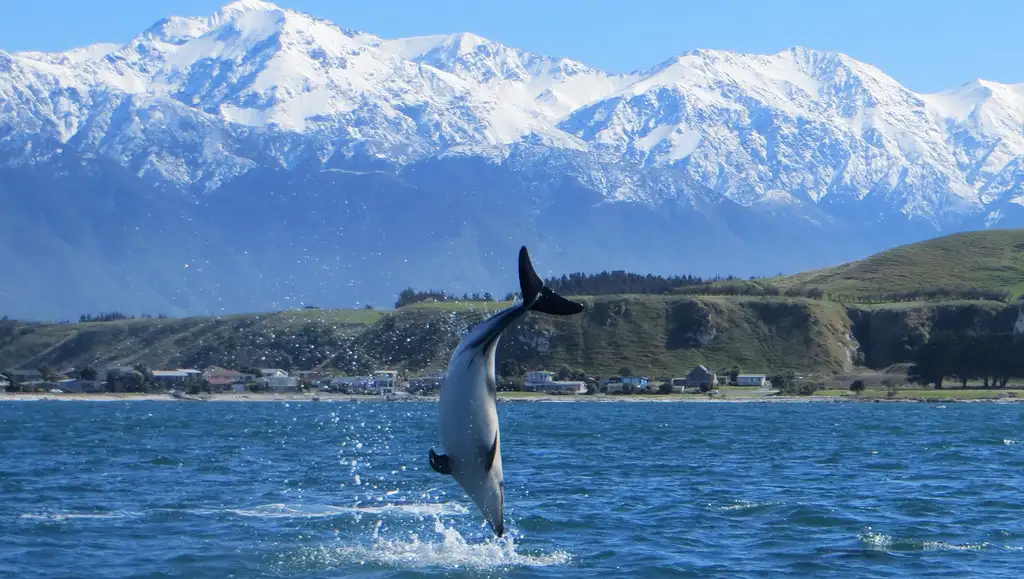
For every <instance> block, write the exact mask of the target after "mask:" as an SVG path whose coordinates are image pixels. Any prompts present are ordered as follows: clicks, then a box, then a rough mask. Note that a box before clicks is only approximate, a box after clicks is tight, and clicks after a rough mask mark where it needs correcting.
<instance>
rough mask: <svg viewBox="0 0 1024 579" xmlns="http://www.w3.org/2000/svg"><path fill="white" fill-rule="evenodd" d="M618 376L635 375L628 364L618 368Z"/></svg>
mask: <svg viewBox="0 0 1024 579" xmlns="http://www.w3.org/2000/svg"><path fill="white" fill-rule="evenodd" d="M619 376H635V374H633V368H632V367H630V366H623V367H621V368H619Z"/></svg>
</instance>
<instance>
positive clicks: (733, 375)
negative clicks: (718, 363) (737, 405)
mask: <svg viewBox="0 0 1024 579" xmlns="http://www.w3.org/2000/svg"><path fill="white" fill-rule="evenodd" d="M739 377H740V367H739V366H733V367H732V370H729V383H730V384H732V385H734V386H735V385H736V381H737V380H738V379H739Z"/></svg>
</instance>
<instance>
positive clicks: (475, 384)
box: [430, 246, 584, 537]
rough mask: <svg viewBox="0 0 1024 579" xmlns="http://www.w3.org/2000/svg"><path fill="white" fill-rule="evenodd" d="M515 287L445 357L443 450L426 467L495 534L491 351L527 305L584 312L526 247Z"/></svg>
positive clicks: (501, 511)
mask: <svg viewBox="0 0 1024 579" xmlns="http://www.w3.org/2000/svg"><path fill="white" fill-rule="evenodd" d="M519 287H520V289H521V291H522V297H523V301H522V303H519V304H516V305H513V306H511V307H509V308H506V309H504V310H502V311H500V312H498V313H496V314H494V315H493V316H491V317H489V318H487V319H486V320H484V321H483V322H481V323H480V324H478V325H476V326H474V327H473V329H471V330H470V331H469V333H468V334H466V336H465V337H464V338H463V339H462V342H460V343H459V346H458V347H457V348H456V349H455V353H454V354H452V358H451V360H450V361H449V362H448V373H447V375H446V376H445V380H444V384H443V385H442V386H441V400H440V411H439V416H438V427H439V428H438V430H439V433H440V437H441V444H442V445H443V446H444V450H445V454H437V453H436V452H434V449H433V448H431V449H430V467H431V468H433V469H434V470H435V471H437V472H439V473H441V474H450V475H452V476H453V477H455V480H456V481H457V482H458V483H459V486H461V487H462V488H463V490H465V491H466V494H468V495H469V498H470V499H472V501H473V503H474V504H476V506H477V508H479V509H480V512H481V513H483V515H484V517H485V518H486V519H487V522H488V524H490V526H491V529H492V530H493V531H494V534H495V535H497V536H498V537H501V536H502V535H503V534H504V533H505V479H504V477H503V476H502V473H501V441H500V436H499V432H498V431H499V428H498V409H497V408H496V406H495V403H496V402H497V397H498V392H497V390H498V386H497V383H496V382H495V378H494V351H495V349H497V347H498V340H499V339H500V338H501V334H502V332H504V331H505V329H506V328H508V327H509V326H511V325H512V324H513V323H514V322H515V321H517V320H518V319H520V318H522V317H523V316H525V315H526V313H527V312H529V311H530V310H533V311H536V312H542V313H545V314H551V315H555V316H571V315H573V314H578V313H580V312H582V311H583V309H584V308H583V304H580V303H577V302H574V301H570V300H567V299H565V298H563V297H562V296H560V295H558V294H556V293H555V292H553V291H551V289H550V288H548V287H545V286H544V282H543V281H541V279H540V277H538V276H537V272H535V271H534V269H533V264H531V263H530V255H529V254H528V253H527V252H526V247H525V246H523V247H522V248H520V249H519Z"/></svg>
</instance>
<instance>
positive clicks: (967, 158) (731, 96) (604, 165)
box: [0, 0, 1024, 319]
mask: <svg viewBox="0 0 1024 579" xmlns="http://www.w3.org/2000/svg"><path fill="white" fill-rule="evenodd" d="M1022 94H1024V84H1022V85H1003V84H998V83H990V82H988V81H973V82H971V83H966V84H965V85H963V86H961V87H958V88H956V89H951V90H950V91H945V92H942V93H935V94H932V95H920V94H917V93H914V92H913V91H910V90H908V89H906V88H905V87H902V86H901V85H900V84H899V83H898V82H896V81H895V80H893V79H891V78H890V77H888V76H887V75H885V74H884V73H883V72H882V71H880V70H879V69H877V68H875V67H873V66H871V65H868V64H864V63H860V62H858V61H856V60H854V59H852V58H850V57H848V56H845V55H842V54H839V53H827V52H819V51H814V50H811V49H807V48H801V47H794V48H790V49H787V50H783V51H780V52H778V53H775V54H770V55H753V54H739V53H731V52H726V51H712V50H693V51H689V52H687V53H684V54H682V55H677V56H674V57H672V58H669V59H667V60H665V61H663V62H661V63H658V64H656V65H654V66H653V67H651V68H649V69H646V70H642V71H635V72H631V73H627V74H610V73H606V72H603V71H600V70H597V69H595V68H592V67H588V66H586V65H584V64H582V63H579V62H576V61H574V60H571V59H567V58H561V57H550V56H544V55H538V54H533V53H530V52H527V51H523V50H519V49H516V48H513V47H509V46H505V45H503V44H501V43H498V42H494V41H491V40H487V39H484V38H481V37H479V36H476V35H474V34H471V33H461V34H455V35H436V36H426V37H413V38H405V39H383V38H380V37H378V36H375V35H372V34H368V33H363V32H359V31H353V30H349V29H344V28H342V27H340V26H338V25H337V24H334V23H331V22H329V21H326V20H323V19H319V18H316V17H313V16H310V15H308V14H304V13H301V12H296V11H292V10H285V9H281V8H279V7H277V6H276V5H273V4H270V3H267V2H260V1H258V0H240V1H239V2H233V3H231V4H228V5H226V6H224V7H222V8H221V9H220V10H218V11H217V12H216V13H215V14H213V15H210V16H206V17H180V16H171V17H168V18H165V19H163V20H161V21H160V22H157V23H155V24H154V25H153V26H151V27H149V28H148V29H147V30H144V31H142V32H140V33H139V34H138V35H136V36H135V37H134V38H132V39H131V40H129V41H128V42H126V43H124V44H122V45H112V44H102V43H101V44H94V45H91V46H88V47H83V48H80V49H75V50H72V51H68V52H65V53H59V54H54V53H39V52H21V53H5V52H2V51H0V201H2V202H3V204H4V205H3V206H4V207H5V208H6V212H5V213H6V215H0V261H3V263H5V264H6V265H7V267H8V269H9V270H11V271H15V272H18V276H19V277H17V278H16V279H11V278H10V277H8V278H7V279H3V280H0V310H3V312H4V313H10V314H14V315H28V316H31V317H36V318H48V319H64V318H74V317H77V316H78V315H79V314H81V313H83V312H88V311H102V310H108V311H109V310H113V309H119V308H124V307H126V305H125V304H129V305H131V306H132V307H133V308H136V309H135V310H134V311H135V313H141V312H143V311H148V312H150V313H164V314H168V315H185V314H219V313H225V312H232V311H244V310H262V309H275V308H278V307H286V306H287V307H290V306H298V305H302V304H307V303H315V304H325V305H335V306H338V305H352V304H354V303H357V302H358V303H367V302H369V303H374V304H377V305H382V304H385V303H388V302H390V300H391V299H392V296H394V295H395V294H396V293H397V292H398V291H399V290H400V289H401V288H402V287H406V286H410V285H411V286H416V287H420V286H431V287H438V288H444V289H449V290H452V291H456V292H458V293H462V292H465V291H469V292H473V291H481V290H482V291H492V292H494V293H499V292H500V287H502V286H503V285H506V284H505V282H506V281H507V279H508V276H509V275H510V273H509V271H508V270H507V267H506V266H505V260H506V259H507V258H506V257H505V256H507V255H514V251H515V250H516V249H517V248H518V246H519V245H521V244H524V243H525V244H527V245H529V246H530V247H531V251H533V248H536V257H537V259H538V260H540V261H541V262H542V263H543V264H544V267H549V268H551V271H579V270H584V271H593V270H598V271H599V270H601V269H629V270H633V271H643V272H651V273H658V274H674V273H683V272H685V273H693V274H696V275H701V276H709V275H714V274H728V273H734V274H739V275H743V276H747V275H773V274H775V273H777V272H780V271H782V272H786V271H797V270H803V269H810V268H814V267H823V266H826V265H831V264H834V263H838V262H842V261H849V260H852V259H857V258H860V257H863V256H865V255H868V254H870V253H873V252H875V251H878V250H881V249H885V248H886V247H891V246H893V245H898V244H900V243H907V242H911V241H917V240H921V239H925V238H928V237H933V236H935V235H938V234H942V233H948V232H954V231H963V230H970V229H981V228H1003V227H1014V226H1021V225H1024V185H1022V184H1024V98H1020V97H1021V95H1022ZM43 199H45V200H46V206H42V205H41V203H42V200H43ZM5 228H6V229H5ZM26 247H31V248H47V249H46V250H45V251H43V250H41V249H39V250H37V249H32V250H31V251H27V250H25V248H26ZM52 267H57V268H59V270H60V271H65V272H68V273H67V276H66V278H54V277H53V275H51V274H50V273H47V272H46V271H43V269H44V268H52ZM90 272H95V273H92V274H91V273H90ZM100 278H102V279H100ZM43 280H46V281H43ZM57 280H60V281H57Z"/></svg>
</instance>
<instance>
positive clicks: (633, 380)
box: [620, 376, 649, 390]
mask: <svg viewBox="0 0 1024 579" xmlns="http://www.w3.org/2000/svg"><path fill="white" fill-rule="evenodd" d="M620 380H621V381H622V383H623V384H632V385H633V387H634V388H636V389H638V390H646V389H647V383H648V382H649V380H648V379H647V377H646V376H623V377H622V378H620Z"/></svg>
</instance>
